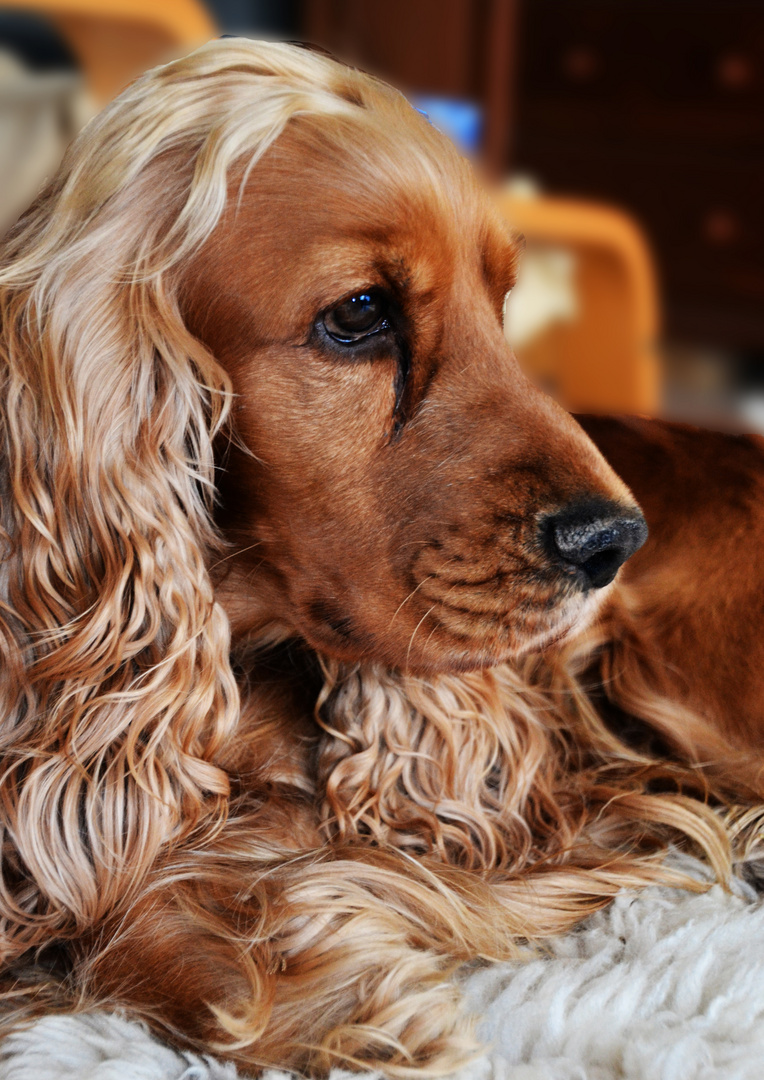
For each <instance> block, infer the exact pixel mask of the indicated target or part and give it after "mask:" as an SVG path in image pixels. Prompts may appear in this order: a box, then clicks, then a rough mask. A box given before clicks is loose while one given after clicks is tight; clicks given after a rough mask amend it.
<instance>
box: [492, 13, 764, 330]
mask: <svg viewBox="0 0 764 1080" xmlns="http://www.w3.org/2000/svg"><path fill="white" fill-rule="evenodd" d="M518 35H519V43H518V73H517V84H516V94H517V101H516V105H515V110H514V115H515V130H514V133H513V147H514V165H515V167H516V168H518V169H520V170H521V171H523V172H527V173H530V174H532V175H535V176H537V177H538V178H539V179H540V180H541V181H542V183H543V184H544V186H545V187H547V188H548V189H550V190H553V191H564V192H566V193H571V194H579V195H585V196H586V197H588V198H592V197H594V198H601V199H604V200H607V201H609V202H613V203H616V204H619V205H621V206H623V207H625V208H626V209H627V210H629V211H630V212H631V213H632V214H634V215H635V216H636V217H637V219H638V220H639V221H640V222H641V223H642V225H643V226H644V228H645V229H646V230H647V232H648V235H649V237H650V239H651V241H652V243H653V245H654V248H655V250H656V254H657V260H658V266H659V269H660V272H661V277H662V284H663V293H664V302H665V309H666V321H667V327H666V329H667V333H668V334H669V335H670V336H673V337H675V338H678V339H684V340H689V341H691V340H697V341H703V342H705V343H711V344H718V345H720V346H724V347H730V348H737V349H743V350H760V349H762V348H764V210H763V209H762V192H764V4H761V3H751V2H742V0H718V2H714V3H710V2H708V0H706V2H704V0H692V2H690V0H526V2H525V3H524V4H523V5H522V7H521V11H520V19H519V25H518Z"/></svg>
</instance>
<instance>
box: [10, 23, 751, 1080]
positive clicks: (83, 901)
mask: <svg viewBox="0 0 764 1080" xmlns="http://www.w3.org/2000/svg"><path fill="white" fill-rule="evenodd" d="M515 256H516V247H515V243H514V241H513V239H512V237H511V236H510V235H508V233H507V231H506V230H505V228H504V226H503V224H502V223H501V222H500V220H499V219H498V217H497V215H496V213H495V211H494V210H493V208H492V206H491V204H490V202H489V200H488V199H487V198H486V197H485V196H483V195H482V194H481V193H480V192H479V191H478V189H477V188H476V186H475V182H474V180H473V179H472V177H471V175H470V173H469V170H468V169H467V167H466V165H465V164H464V163H463V162H462V161H461V160H460V159H459V158H458V157H457V155H456V154H455V152H454V151H453V149H451V148H450V147H449V146H448V144H447V143H446V142H445V140H443V139H442V137H441V136H440V135H439V134H438V133H437V132H436V131H435V130H434V129H433V128H431V127H430V126H429V125H428V124H427V122H426V121H425V120H424V119H423V118H422V117H421V116H419V115H418V114H417V113H416V112H415V111H414V110H412V109H410V108H409V107H408V106H407V105H406V103H405V102H404V101H403V100H402V99H401V98H400V97H399V96H398V95H396V94H395V93H394V92H393V91H390V90H389V89H387V88H384V87H383V86H381V85H380V84H377V83H376V82H375V81H374V80H371V79H369V78H368V77H366V76H363V75H361V74H360V73H358V72H353V71H350V70H349V69H346V68H344V67H342V66H341V65H339V64H336V63H334V62H333V61H331V60H328V59H326V58H324V57H319V56H315V55H311V54H306V53H302V52H301V51H300V50H296V49H294V48H290V47H287V46H273V45H272V46H260V45H256V44H253V43H244V42H232V41H228V42H219V43H214V44H212V45H210V46H208V47H207V48H206V49H205V50H202V51H201V52H200V53H198V54H196V55H195V56H194V57H191V58H189V59H187V60H185V61H180V62H178V63H177V64H174V65H170V66H168V67H167V68H165V69H163V70H160V71H158V72H155V73H150V74H149V75H148V76H146V77H145V78H144V79H143V80H140V81H139V82H138V83H137V84H136V86H135V87H133V88H132V89H131V90H129V91H127V92H126V94H125V95H124V96H123V97H122V98H121V99H118V101H117V102H116V103H114V105H113V106H111V107H110V109H109V110H107V112H106V113H105V114H104V116H103V117H102V118H101V119H100V120H98V121H96V122H95V123H94V125H92V127H91V128H90V129H89V130H88V131H87V132H86V133H85V134H84V136H83V137H82V139H81V141H80V142H79V143H78V144H76V145H75V147H74V149H73V151H72V152H71V154H70V156H69V158H68V160H67V161H66V162H65V164H64V167H63V170H62V172H61V174H60V176H59V177H58V178H57V179H56V180H55V181H54V183H53V185H52V186H51V188H50V189H49V190H48V191H47V192H46V193H44V195H43V196H42V197H41V200H40V201H39V202H38V204H36V206H35V207H33V208H32V210H31V211H30V212H29V214H28V215H27V217H26V219H25V220H23V221H22V222H21V223H20V224H19V226H18V227H17V229H16V230H15V232H14V233H13V234H12V235H11V237H10V239H9V241H8V243H7V247H6V255H5V260H6V261H5V263H4V266H3V268H2V269H0V305H1V306H0V315H1V316H2V327H3V329H2V333H3V338H2V357H3V363H4V376H3V377H4V380H5V396H6V400H7V405H6V407H5V411H4V415H3V438H4V445H5V461H6V466H5V472H4V474H3V478H2V489H1V490H2V514H3V518H2V524H3V528H4V530H5V534H6V537H7V544H6V548H7V550H6V557H5V561H4V563H3V578H2V583H1V585H2V604H3V606H2V620H3V621H2V631H3V634H2V643H3V650H4V651H3V659H4V664H5V668H4V683H3V687H2V692H3V703H4V704H3V708H4V721H3V723H4V728H3V731H2V744H1V749H2V754H3V771H2V781H1V783H2V806H3V813H4V817H3V849H2V850H3V866H2V890H1V891H0V917H1V918H2V929H3V933H4V942H5V952H6V965H7V967H6V970H7V972H8V975H7V979H6V983H7V984H8V985H10V983H11V982H12V981H13V980H14V979H15V980H16V985H15V988H14V993H16V994H17V995H18V994H19V993H20V992H21V991H22V990H23V989H24V985H25V981H27V980H29V979H30V978H31V979H32V983H33V986H32V987H31V988H30V989H29V993H28V994H26V996H24V995H22V999H23V1000H27V1001H28V1000H36V1001H37V1002H38V1003H39V1002H43V1003H44V1002H51V1001H56V1000H59V999H60V995H61V994H62V993H63V1000H68V1001H72V1000H74V1001H80V1002H85V1003H86V1004H92V1003H108V1004H111V1005H120V1006H124V1007H125V1008H127V1009H128V1010H131V1011H132V1013H133V1014H135V1015H139V1016H142V1017H144V1018H146V1019H147V1020H148V1021H150V1022H152V1023H153V1024H154V1025H155V1026H156V1027H157V1028H159V1029H160V1030H162V1031H164V1032H165V1033H168V1034H169V1035H170V1036H172V1037H175V1038H178V1039H182V1040H189V1041H192V1042H193V1043H195V1044H196V1045H199V1046H202V1047H204V1048H209V1047H217V1048H218V1049H221V1048H222V1049H223V1050H224V1051H225V1052H227V1053H229V1054H231V1055H232V1056H234V1057H238V1058H239V1059H240V1060H241V1061H242V1062H245V1063H247V1064H248V1065H252V1064H269V1063H276V1064H280V1065H288V1066H292V1067H297V1068H309V1067H310V1068H313V1069H325V1068H327V1067H328V1066H329V1065H330V1064H332V1063H333V1062H337V1061H340V1062H342V1061H345V1062H352V1063H361V1064H366V1065H369V1064H372V1065H374V1064H382V1065H384V1066H385V1068H387V1069H388V1071H390V1072H398V1073H405V1072H407V1071H410V1070H413V1069H416V1068H418V1067H421V1066H422V1065H424V1064H428V1065H430V1066H431V1067H433V1068H435V1067H438V1068H441V1069H447V1068H449V1067H450V1066H451V1065H452V1064H453V1063H454V1062H455V1061H456V1060H457V1059H458V1057H459V1055H460V1054H461V1053H462V1052H463V1049H464V1042H463V1038H462V1035H460V1031H461V1030H462V1028H461V1024H462V1021H461V1020H460V1018H459V1015H458V1009H457V1007H456V1006H455V998H456V994H455V989H454V987H453V984H452V982H451V981H450V975H451V973H452V972H454V971H455V970H456V969H457V968H458V966H459V965H461V964H463V963H464V962H467V961H470V960H475V959H476V958H479V957H483V958H487V959H490V958H501V957H506V956H511V955H514V954H515V953H516V950H517V943H518V942H519V941H521V940H524V939H533V938H537V937H539V936H543V935H544V934H548V933H552V932H555V931H557V930H561V929H564V928H566V927H568V926H570V925H572V924H573V923H574V922H575V921H576V920H577V919H579V918H580V917H581V916H582V915H583V914H585V913H586V912H588V911H591V910H592V909H594V908H595V907H597V906H598V905H600V904H602V903H604V902H606V900H607V899H608V898H609V897H610V896H612V895H613V893H614V892H615V891H616V890H617V889H618V888H619V887H621V886H622V885H624V884H642V883H645V882H648V881H651V880H657V879H661V878H663V879H665V878H666V877H667V876H670V875H669V872H668V871H665V870H663V869H662V868H661V866H660V859H659V855H660V850H661V848H662V846H663V845H665V843H666V841H667V840H668V839H670V838H672V837H676V836H679V835H680V834H683V835H685V836H688V837H689V838H690V839H691V840H692V841H694V842H695V843H696V844H697V845H699V846H700V847H701V848H703V849H704V850H705V851H706V853H707V855H708V856H709V858H710V859H711V861H712V862H713V864H714V866H715V868H716V870H717V872H718V873H720V874H722V875H723V874H724V873H725V872H726V870H727V868H728V866H729V841H728V836H727V833H726V832H725V829H724V827H723V826H722V824H721V822H720V820H719V818H718V817H717V816H716V815H715V814H714V813H713V812H712V810H711V809H710V808H709V806H707V805H706V801H710V802H711V803H714V804H716V805H724V804H730V803H733V802H736V801H739V802H740V803H742V804H744V805H750V806H754V805H755V804H756V803H757V801H758V800H759V798H760V797H761V794H762V790H764V784H762V782H761V781H760V780H759V769H758V766H757V763H756V761H755V758H754V757H753V756H752V754H751V753H750V750H751V748H752V747H758V742H759V739H760V737H761V729H760V727H759V723H758V718H759V716H760V715H761V709H760V705H761V699H762V693H763V692H764V686H763V684H762V680H761V677H760V675H759V672H760V671H761V670H762V667H761V659H762V657H761V651H762V645H761V643H760V634H759V621H760V620H759V615H760V611H761V603H762V601H761V594H760V592H759V589H758V583H760V582H761V581H762V580H764V566H762V565H760V564H761V562H762V560H763V559H764V556H762V555H761V554H760V553H759V551H758V549H757V548H756V546H755V540H754V539H752V538H755V537H757V536H758V535H760V532H761V529H762V526H763V525H764V522H763V521H762V514H763V513H764V510H763V509H762V508H763V507H764V500H762V498H761V495H762V492H761V487H762V484H763V483H764V454H763V453H762V448H761V445H760V444H759V443H757V442H756V441H755V440H743V439H734V438H732V437H727V436H704V435H702V434H699V433H695V432H692V431H688V430H685V429H679V428H672V427H671V426H670V425H661V424H653V425H651V424H650V423H649V422H647V421H644V422H643V421H611V420H600V419H593V418H591V419H588V420H586V421H585V422H584V423H585V426H586V428H587V429H588V431H589V433H590V434H591V436H592V437H593V438H594V440H595V442H597V443H598V444H599V445H600V446H601V448H602V450H603V451H604V453H605V456H606V457H608V458H609V459H610V460H611V461H612V463H613V465H614V466H615V470H616V471H613V469H612V468H610V466H608V464H607V463H606V461H605V458H603V456H602V455H601V454H600V453H599V452H598V451H597V450H596V449H595V446H594V444H593V443H592V441H590V439H589V438H587V436H586V435H585V434H584V432H583V430H582V429H581V427H579V426H578V425H577V424H576V423H575V422H574V421H573V420H572V419H571V418H570V417H569V416H568V415H567V414H566V413H565V412H564V411H563V410H561V409H560V408H559V407H558V406H556V405H555V404H554V403H552V402H551V401H550V400H549V399H548V398H546V397H545V396H544V395H543V394H541V393H540V391H538V390H537V389H536V388H534V387H533V386H531V385H530V383H529V382H528V381H527V380H526V379H525V378H524V377H523V376H522V375H521V373H520V371H519V369H518V368H517V365H516V363H515V361H514V359H513V357H512V356H511V354H510V353H509V351H508V350H507V348H506V345H505V343H504V340H503V333H502V326H501V311H502V303H503V298H504V296H505V293H506V292H507V290H508V289H509V288H511V286H512V283H513V280H514V271H515ZM229 405H230V407H231V422H230V425H229V426H228V427H227V428H226V427H224V424H223V422H224V418H225V412H226V409H227V407H228V406H229ZM616 473H619V474H620V475H621V476H622V477H624V478H625V480H626V483H627V484H628V485H629V487H627V486H626V484H624V482H623V480H622V479H619V476H618V475H616ZM630 488H631V490H629V489H630ZM632 491H633V492H634V494H635V495H636V496H637V498H638V499H639V500H640V502H641V503H642V505H643V507H644V511H645V516H646V518H647V522H648V524H649V527H650V530H651V538H650V540H648V542H647V543H644V541H645V535H646V530H645V525H644V520H643V517H642V514H641V512H640V510H639V508H638V507H637V505H636V503H635V501H634V496H633V495H632V493H631V492H632ZM746 538H751V539H750V540H749V542H748V543H746ZM643 544H644V546H642V545H643ZM640 547H641V550H638V549H639V548H640ZM635 552H636V554H634V553H635ZM632 555H633V556H634V557H633V558H632V559H631V560H630V561H629V562H628V563H627V564H626V566H625V567H624V569H623V570H622V571H620V574H619V576H618V577H617V578H616V574H617V573H618V570H619V566H620V565H621V564H622V563H623V562H624V561H625V560H626V559H628V558H629V556H632ZM614 579H615V580H614ZM229 634H230V638H229ZM576 635H578V636H576ZM582 635H583V636H582ZM33 950H38V951H39V950H41V952H38V954H37V959H38V964H37V968H36V969H35V971H36V974H32V975H30V974H29V970H30V968H29V960H30V957H31V956H32V953H33ZM45 963H49V964H53V965H54V968H55V971H54V975H57V979H56V978H54V976H53V975H51V976H50V977H49V978H47V979H46V980H43V979H42V976H41V975H40V972H41V971H42V970H43V969H44V964H45ZM56 965H59V966H56ZM61 965H62V966H61ZM35 980H37V981H35ZM61 986H63V991H62V990H61V989H60V987H61ZM57 995H59V997H57Z"/></svg>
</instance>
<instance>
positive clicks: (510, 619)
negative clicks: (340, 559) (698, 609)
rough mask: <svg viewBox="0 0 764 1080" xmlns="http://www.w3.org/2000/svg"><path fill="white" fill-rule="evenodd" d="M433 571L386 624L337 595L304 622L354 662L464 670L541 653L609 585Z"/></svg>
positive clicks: (316, 603)
mask: <svg viewBox="0 0 764 1080" xmlns="http://www.w3.org/2000/svg"><path fill="white" fill-rule="evenodd" d="M476 575H477V568H475V571H474V573H473V575H472V576H473V580H471V581H465V580H463V578H462V577H460V578H458V579H454V578H453V577H451V578H449V577H447V576H445V575H439V576H435V575H434V574H431V575H430V576H428V578H427V579H425V580H424V581H423V582H422V583H421V584H420V585H419V587H418V588H416V589H415V590H412V592H411V593H410V594H409V595H408V596H406V597H405V599H404V600H403V601H402V602H401V603H399V604H398V606H397V608H396V609H395V610H394V612H393V614H392V616H391V617H388V618H387V620H385V621H384V623H383V622H382V621H381V620H380V621H379V622H377V620H374V621H372V620H370V619H367V618H364V617H361V616H360V615H359V614H358V613H356V612H352V611H351V609H350V607H349V606H347V607H346V606H345V605H341V604H340V603H339V601H338V600H337V598H336V595H335V597H333V598H332V599H327V598H322V599H318V598H315V599H314V600H313V601H312V603H311V605H310V610H309V612H308V613H307V614H308V616H309V618H308V619H307V620H305V619H303V620H302V627H301V628H302V631H303V633H304V634H305V631H306V629H307V628H308V627H310V630H309V632H308V634H307V635H305V636H307V637H308V639H309V641H310V644H312V645H313V646H314V647H315V648H317V649H318V651H320V652H325V653H328V654H330V655H334V656H336V657H337V658H339V659H343V660H350V661H367V660H375V661H381V662H383V663H386V664H387V665H388V666H390V667H392V668H396V669H398V668H402V669H407V670H411V671H414V672H421V673H429V672H449V671H450V672H463V671H468V670H476V669H480V668H487V667H493V666H495V665H497V664H500V663H504V662H507V661H512V660H516V659H518V658H520V657H522V656H524V655H525V654H527V653H531V652H538V651H540V650H542V649H545V648H548V647H550V646H551V645H553V644H555V643H558V642H561V641H562V640H564V639H565V638H567V637H569V636H570V635H571V634H574V633H576V632H578V631H579V630H583V629H584V628H585V627H586V626H587V625H588V624H589V623H590V622H591V620H592V619H593V618H594V617H595V615H596V613H597V611H598V609H599V607H600V605H601V603H602V600H603V598H604V596H605V595H606V594H607V592H608V591H609V589H608V588H607V587H602V588H597V589H585V588H582V587H581V584H580V581H579V579H578V578H577V577H576V576H575V575H570V574H565V573H564V572H561V571H559V570H554V571H551V570H549V568H546V569H545V570H542V569H540V568H536V567H534V568H528V567H526V568H525V571H524V572H523V573H521V572H520V570H519V568H518V569H516V570H515V571H514V572H513V573H510V572H509V571H508V570H507V569H506V568H504V569H502V570H497V571H496V572H495V573H494V574H493V575H492V576H491V577H490V578H489V579H487V580H478V579H477V578H476Z"/></svg>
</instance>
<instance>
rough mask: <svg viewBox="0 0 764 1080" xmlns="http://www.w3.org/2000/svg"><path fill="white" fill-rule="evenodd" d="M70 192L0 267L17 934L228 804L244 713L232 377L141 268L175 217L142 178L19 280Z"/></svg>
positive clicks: (6, 682)
mask: <svg viewBox="0 0 764 1080" xmlns="http://www.w3.org/2000/svg"><path fill="white" fill-rule="evenodd" d="M147 180H148V178H147ZM166 197H167V191H166V189H165V190H164V191H163V198H165V199H166ZM61 201H62V200H61V193H60V191H57V190H53V191H51V192H49V193H48V194H47V196H46V197H45V198H43V199H42V200H41V202H40V203H39V204H38V205H37V206H36V207H35V208H34V210H33V211H32V212H31V214H30V215H29V217H28V219H27V220H26V221H25V222H24V223H22V225H21V226H20V227H19V228H18V229H17V232H16V235H15V236H14V238H12V241H11V248H12V249H16V250H20V251H22V252H23V251H24V250H26V252H27V259H26V264H25V263H24V262H22V263H21V264H17V265H18V270H17V271H16V280H15V281H14V280H13V275H14V268H13V267H10V268H8V269H7V270H6V271H5V272H4V273H3V275H2V279H0V280H2V284H0V318H1V319H2V331H1V335H0V360H1V361H2V391H1V392H0V430H1V431H2V463H1V465H0V468H1V470H2V480H1V481H0V483H1V485H2V486H1V488H0V491H2V528H3V533H4V535H3V541H4V549H5V550H4V552H3V554H4V559H3V562H2V581H1V588H2V594H1V598H2V604H1V606H0V643H1V644H0V648H1V649H2V664H3V669H4V670H3V673H2V689H1V691H0V693H1V695H2V697H1V701H2V711H3V716H2V727H1V728H0V754H1V755H2V771H1V773H0V784H1V785H2V787H1V789H0V790H1V793H2V818H1V820H2V830H3V838H2V839H3V848H2V891H1V892H0V913H1V915H2V918H3V920H4V921H5V922H6V926H5V927H4V929H5V931H6V933H7V934H8V936H9V937H13V936H14V934H15V935H16V936H17V937H18V946H19V947H20V948H23V947H24V946H28V945H31V944H34V943H36V941H37V940H38V938H40V937H47V938H49V937H50V934H51V932H58V933H66V932H67V930H74V929H76V928H77V927H79V929H82V927H83V925H87V924H88V923H91V922H92V921H93V920H94V919H96V918H97V917H98V915H99V913H100V912H102V911H104V910H106V909H108V908H113V906H114V904H115V903H116V902H117V900H118V899H120V897H121V896H124V893H125V890H126V888H128V887H129V885H130V883H131V882H132V883H135V882H136V881H137V880H138V879H139V878H140V876H141V873H142V871H143V870H144V869H145V868H147V867H148V866H149V865H150V864H151V862H152V860H153V859H154V857H155V856H156V853H157V850H158V848H159V847H160V845H162V844H163V843H166V842H167V841H168V840H170V839H175V838H179V837H181V836H182V835H183V834H185V833H187V832H188V831H189V830H190V829H192V828H194V827H195V826H197V825H198V824H199V823H200V822H202V821H204V820H205V819H206V820H208V821H211V820H212V819H215V818H216V817H217V818H219V816H220V815H221V814H222V813H223V812H224V808H225V798H226V795H227V792H228V782H227V778H226V776H225V774H224V773H223V772H222V770H221V769H219V768H218V767H216V766H215V764H214V758H215V755H216V751H217V750H218V748H219V747H220V745H221V742H222V741H223V740H224V739H225V738H226V737H227V736H228V735H229V734H230V733H231V730H232V727H233V725H234V724H235V722H236V716H237V691H236V686H235V682H234V680H233V676H232V674H231V670H230V665H229V659H228V654H229V645H228V628H227V622H226V619H225V616H224V615H223V613H222V611H221V610H220V608H219V607H218V606H217V605H216V604H215V602H214V598H213V591H212V587H211V584H210V581H209V577H208V574H207V569H206V564H207V561H208V556H209V553H210V551H211V550H213V549H214V547H215V544H216V537H215V535H214V530H213V528H212V525H211V518H210V509H211V503H212V499H213V497H214V496H213V461H212V451H211V439H212V436H213V434H214V432H215V431H216V429H217V428H218V427H219V425H220V423H221V422H222V420H223V418H224V415H225V410H226V407H227V400H228V396H229V388H228V382H227V377H226V375H225V373H224V372H223V371H222V370H221V369H220V368H219V366H218V365H217V364H216V363H215V362H214V360H213V359H212V357H211V356H209V355H208V354H207V353H206V352H205V351H204V349H203V348H202V347H201V346H200V345H199V344H198V343H197V342H196V341H195V340H194V339H193V338H192V337H191V336H190V334H188V332H187V331H186V330H185V329H184V327H183V325H182V323H181V321H180V318H179V315H178V312H177V309H176V305H175V301H174V298H173V295H172V286H171V284H169V283H168V282H167V281H165V279H164V277H163V276H162V275H161V274H158V273H151V272H150V268H148V267H146V271H147V272H146V273H144V266H143V264H144V263H145V255H146V252H150V251H152V250H154V249H155V246H156V243H157V242H158V239H159V237H158V236H157V235H156V232H157V230H158V229H159V228H161V226H162V223H163V222H166V217H167V215H166V213H164V212H163V211H162V207H161V206H160V205H159V204H158V201H157V199H156V196H153V197H152V195H151V192H150V191H149V188H148V183H141V184H133V185H132V186H131V187H130V189H129V191H126V192H125V193H123V194H121V195H118V196H117V197H115V199H114V200H113V204H112V205H111V206H110V207H109V208H108V210H107V211H106V212H104V213H103V214H102V215H101V217H99V218H96V219H94V220H91V221H90V222H89V223H88V227H87V228H86V229H84V230H83V233H82V236H81V237H80V238H79V241H77V240H76V239H75V240H74V242H73V243H72V242H70V243H67V242H66V241H67V240H69V241H71V237H66V238H64V237H62V238H61V240H60V242H59V244H57V245H56V250H55V251H54V252H52V253H51V254H50V255H49V259H48V262H47V265H46V266H45V268H44V269H38V270H37V271H36V272H35V273H34V274H33V275H30V277H31V279H32V280H27V281H25V280H24V272H25V270H26V268H27V267H28V266H29V262H30V258H29V252H30V251H32V250H34V249H37V248H39V246H40V237H41V235H44V233H45V230H46V229H47V230H50V229H51V228H53V227H54V225H53V222H54V219H55V215H56V212H57V208H58V207H59V206H60V205H61ZM139 214H146V215H148V219H149V224H148V225H147V224H146V222H141V221H140V220H139V216H138V215H139ZM101 218H103V220H101ZM152 234H154V235H152ZM139 244H140V248H141V249H142V250H139ZM30 878H31V879H33V880H34V882H35V885H36V888H34V889H33V888H32V887H31V885H30V882H29V879H30Z"/></svg>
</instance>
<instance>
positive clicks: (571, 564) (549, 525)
mask: <svg viewBox="0 0 764 1080" xmlns="http://www.w3.org/2000/svg"><path fill="white" fill-rule="evenodd" d="M541 529H542V542H543V544H544V547H545V549H546V552H547V554H548V555H549V556H550V557H551V558H552V559H553V560H554V561H555V562H557V563H558V564H560V565H562V567H563V568H564V569H565V570H567V572H568V573H571V574H575V575H576V576H577V577H578V578H579V580H580V582H581V584H582V585H583V586H584V588H593V589H601V588H603V587H604V586H605V585H609V584H610V582H611V581H612V580H613V578H614V577H615V575H616V574H617V573H618V569H619V567H620V566H622V564H623V563H625V562H626V560H627V559H628V558H629V556H631V555H633V554H634V552H635V551H637V550H638V549H639V548H640V547H641V546H642V544H644V542H645V540H646V539H647V525H646V524H645V519H644V518H643V516H642V514H641V512H640V511H639V510H638V508H637V507H636V506H635V507H628V508H627V507H624V506H621V505H619V504H618V503H608V502H603V501H599V500H598V501H592V502H588V503H579V504H577V505H576V506H573V507H568V508H567V509H566V510H563V511H561V512H560V513H558V514H553V515H551V516H550V517H547V518H545V519H544V520H543V521H542V523H541Z"/></svg>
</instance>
